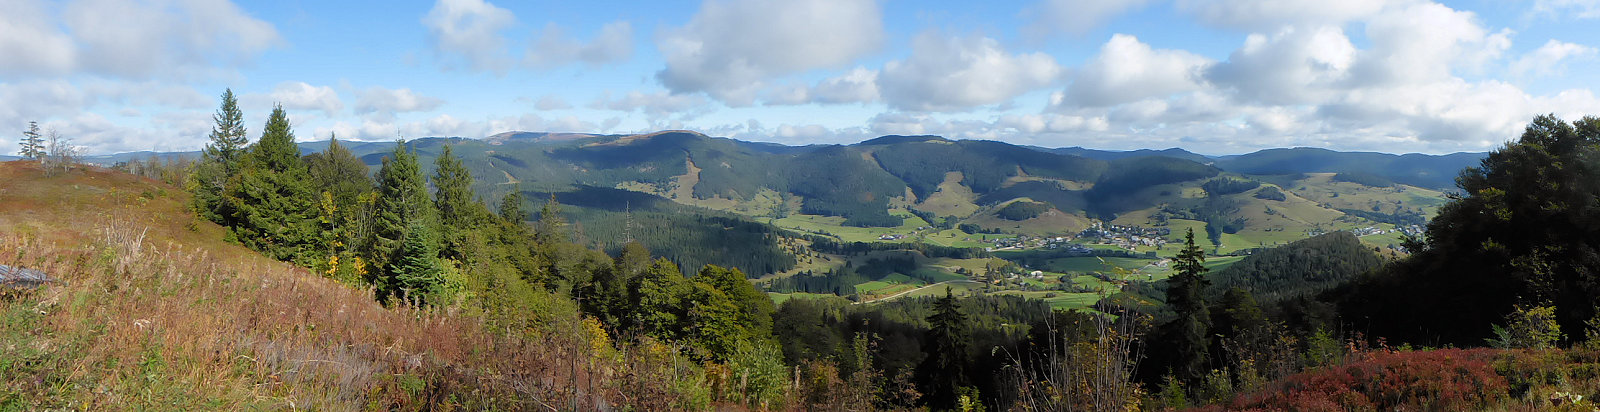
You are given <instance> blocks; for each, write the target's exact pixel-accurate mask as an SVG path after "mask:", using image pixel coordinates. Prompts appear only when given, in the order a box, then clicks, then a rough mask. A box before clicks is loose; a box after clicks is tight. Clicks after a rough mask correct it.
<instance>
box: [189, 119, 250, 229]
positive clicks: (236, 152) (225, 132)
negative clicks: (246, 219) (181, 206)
mask: <svg viewBox="0 0 1600 412" xmlns="http://www.w3.org/2000/svg"><path fill="white" fill-rule="evenodd" d="M212 120H214V121H215V122H216V124H215V126H212V128H211V135H210V138H211V143H207V144H206V147H205V150H202V151H201V152H200V162H199V163H198V164H197V165H196V166H195V171H194V173H193V174H190V175H189V176H190V182H189V187H190V189H191V190H190V191H191V192H194V198H193V202H194V210H195V213H196V214H198V215H199V216H200V217H202V218H205V219H207V220H210V221H212V222H216V223H219V224H222V225H225V226H231V223H232V221H231V216H232V215H233V212H232V211H231V210H228V209H227V207H228V206H227V205H225V204H224V202H223V201H222V194H223V192H225V191H226V190H227V185H228V183H229V181H231V180H232V179H234V177H236V176H238V173H239V169H240V168H241V163H242V161H241V160H242V158H243V155H244V150H245V144H246V143H248V142H249V140H248V137H246V136H245V133H246V132H245V128H244V114H243V113H241V112H240V111H239V102H238V101H237V100H236V99H235V98H234V97H233V90H232V89H227V90H224V91H223V92H222V107H221V108H218V109H217V113H216V114H215V115H213V116H212Z"/></svg>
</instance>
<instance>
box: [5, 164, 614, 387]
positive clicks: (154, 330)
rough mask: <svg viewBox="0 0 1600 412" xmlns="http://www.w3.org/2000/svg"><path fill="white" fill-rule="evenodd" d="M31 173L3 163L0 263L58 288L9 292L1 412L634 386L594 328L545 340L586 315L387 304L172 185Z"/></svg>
mask: <svg viewBox="0 0 1600 412" xmlns="http://www.w3.org/2000/svg"><path fill="white" fill-rule="evenodd" d="M32 168H36V166H33V165H29V164H25V163H21V162H12V163H0V182H3V183H0V264H9V265H13V266H20V267H28V268H35V269H39V270H42V271H44V272H46V273H48V274H50V275H51V276H53V277H55V278H56V279H59V280H60V282H58V283H54V284H49V285H46V286H44V287H41V288H38V289H31V290H10V291H0V410H8V409H13V408H17V407H21V408H22V409H38V408H69V409H80V410H106V409H161V410H169V409H226V410H238V409H290V410H298V409H319V410H418V409H446V410H448V409H453V408H465V409H486V408H487V409H509V410H553V409H558V408H559V409H566V408H570V407H573V406H574V404H573V403H572V402H576V406H577V407H578V408H581V409H589V408H593V407H596V406H598V405H600V404H604V403H608V402H607V401H606V399H615V398H617V396H616V390H615V389H614V388H617V387H622V386H625V385H624V384H625V383H626V382H627V376H626V375H628V374H627V373H626V371H627V370H628V368H626V367H625V365H620V364H617V362H615V361H612V360H611V359H598V358H597V357H596V356H595V353H596V351H595V350H594V349H593V348H594V346H592V345H591V344H592V342H590V340H591V339H593V338H592V337H593V336H594V335H595V334H594V333H592V332H590V331H587V330H582V329H579V328H574V329H578V330H579V331H578V332H576V333H545V332H548V331H559V330H561V329H560V328H563V327H564V325H573V324H577V323H578V319H577V317H576V316H575V315H571V314H569V315H565V316H564V315H559V314H555V315H550V316H547V317H549V318H551V319H529V320H528V321H527V322H525V323H523V324H521V325H518V326H517V328H518V330H512V329H511V328H510V327H507V328H506V329H504V330H496V331H493V332H491V331H488V330H486V328H485V327H484V326H483V325H484V324H483V322H482V321H481V320H480V319H481V317H479V316H474V315H473V313H474V312H473V311H472V310H471V309H470V308H462V307H455V308H447V309H438V310H426V311H424V310H416V309H411V308H403V307H402V308H385V307H382V306H380V305H378V304H377V303H375V302H374V301H373V300H372V299H371V296H372V295H371V291H369V290H362V289H357V288H352V287H350V286H348V285H343V284H340V283H338V282H335V281H333V280H329V279H325V278H322V277H320V276H317V275H316V274H313V273H311V272H309V271H307V270H305V269H302V268H298V267H293V266H291V265H288V264H286V263H281V262H277V261H272V260H270V259H267V258H264V257H261V256H260V255H257V254H255V253H253V252H249V251H247V250H245V249H243V248H240V247H238V246H234V245H227V244H223V243H221V242H220V241H219V240H216V239H220V238H221V236H220V230H221V229H220V228H218V227H216V226H215V225H211V224H209V223H199V222H195V221H194V219H193V218H192V217H191V215H189V214H188V213H186V212H185V211H184V210H183V205H184V204H185V202H186V201H187V200H186V197H185V196H184V195H183V194H182V192H181V191H179V190H176V189H175V188H171V187H169V186H165V185H162V184H160V183H159V182H155V181H153V180H150V179H144V178H138V177H134V176H131V175H126V174H119V173H113V172H109V171H106V170H103V169H91V170H86V171H75V172H73V173H70V174H68V175H66V176H59V177H49V178H47V177H43V174H42V173H39V171H37V170H30V169H32ZM601 346H602V347H604V346H605V345H601ZM590 370H595V371H604V372H605V373H595V374H591V373H589V371H590ZM614 376H620V378H613V377H614ZM614 381H615V382H616V383H613V382H614ZM575 382H584V384H574V383H575ZM578 388H582V390H579V389H578ZM574 399H576V401H574Z"/></svg>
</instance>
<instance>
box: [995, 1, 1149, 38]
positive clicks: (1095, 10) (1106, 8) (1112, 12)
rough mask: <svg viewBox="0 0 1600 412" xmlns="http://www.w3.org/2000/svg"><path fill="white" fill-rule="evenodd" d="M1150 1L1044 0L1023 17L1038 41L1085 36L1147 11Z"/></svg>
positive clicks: (1028, 30) (1029, 30)
mask: <svg viewBox="0 0 1600 412" xmlns="http://www.w3.org/2000/svg"><path fill="white" fill-rule="evenodd" d="M1149 2H1150V0H1044V1H1041V2H1040V3H1039V4H1038V5H1035V6H1033V7H1031V8H1029V10H1027V11H1026V12H1024V13H1023V15H1024V16H1025V17H1027V18H1028V19H1029V20H1031V21H1032V23H1029V25H1028V27H1027V28H1026V29H1025V30H1026V31H1027V32H1028V33H1029V34H1030V35H1032V36H1034V37H1044V36H1047V35H1049V34H1051V33H1068V34H1074V35H1081V34H1084V33H1087V32H1088V31H1089V30H1093V29H1095V28H1096V27H1100V26H1101V25H1103V24H1105V23H1106V20H1110V19H1111V18H1113V17H1116V16H1118V15H1121V14H1123V13H1127V12H1130V11H1133V10H1135V9H1138V8H1140V7H1144V5H1145V4H1148V3H1149Z"/></svg>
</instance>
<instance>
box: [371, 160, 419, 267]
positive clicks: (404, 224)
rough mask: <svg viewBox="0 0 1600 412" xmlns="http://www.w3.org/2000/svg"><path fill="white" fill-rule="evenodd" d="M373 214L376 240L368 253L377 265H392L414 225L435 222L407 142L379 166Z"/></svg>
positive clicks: (417, 167) (374, 238)
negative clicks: (397, 251)
mask: <svg viewBox="0 0 1600 412" xmlns="http://www.w3.org/2000/svg"><path fill="white" fill-rule="evenodd" d="M375 207H376V210H375V211H374V213H373V230H372V232H373V239H372V242H371V244H370V249H371V250H370V251H369V253H368V254H367V255H368V257H369V259H368V260H370V261H371V262H372V263H373V266H374V267H377V268H385V269H387V268H389V267H390V263H391V262H392V261H393V258H394V256H395V255H394V254H395V251H396V250H398V249H400V246H401V242H403V241H404V240H405V237H406V232H407V231H408V229H409V227H411V226H412V225H414V224H421V225H432V224H433V202H430V201H428V187H427V181H426V180H424V178H423V177H422V167H421V166H420V165H418V164H417V155H416V153H413V152H412V151H410V150H409V149H407V148H406V144H405V141H403V140H402V141H399V142H396V143H395V147H394V153H392V154H391V156H389V157H384V158H383V166H382V167H381V168H379V169H378V198H377V202H376V204H375Z"/></svg>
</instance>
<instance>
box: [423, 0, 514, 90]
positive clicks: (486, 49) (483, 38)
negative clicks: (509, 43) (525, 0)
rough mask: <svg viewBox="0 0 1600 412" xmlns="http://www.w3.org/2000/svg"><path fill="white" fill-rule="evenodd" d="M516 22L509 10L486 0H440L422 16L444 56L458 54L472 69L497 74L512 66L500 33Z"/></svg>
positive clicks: (436, 48) (431, 38)
mask: <svg viewBox="0 0 1600 412" xmlns="http://www.w3.org/2000/svg"><path fill="white" fill-rule="evenodd" d="M514 23H516V16H514V15H512V13H511V11H510V10H506V9H502V8H500V7H497V6H495V5H493V4H490V3H489V2H486V1H483V0H439V1H438V2H437V3H434V5H433V9H431V10H428V15H427V16H424V17H423V18H422V24H423V25H424V26H427V28H428V36H429V40H430V41H432V43H433V48H434V51H435V52H437V53H439V55H440V56H441V57H447V58H448V57H458V58H460V59H462V60H464V61H465V62H466V63H467V66H468V67H470V68H472V69H476V70H488V71H494V72H497V73H504V72H505V70H506V69H507V68H509V67H510V66H511V57H510V56H508V55H507V53H506V51H505V38H504V37H503V36H501V32H502V31H504V30H505V29H507V28H509V27H511V25H512V24H514Z"/></svg>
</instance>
